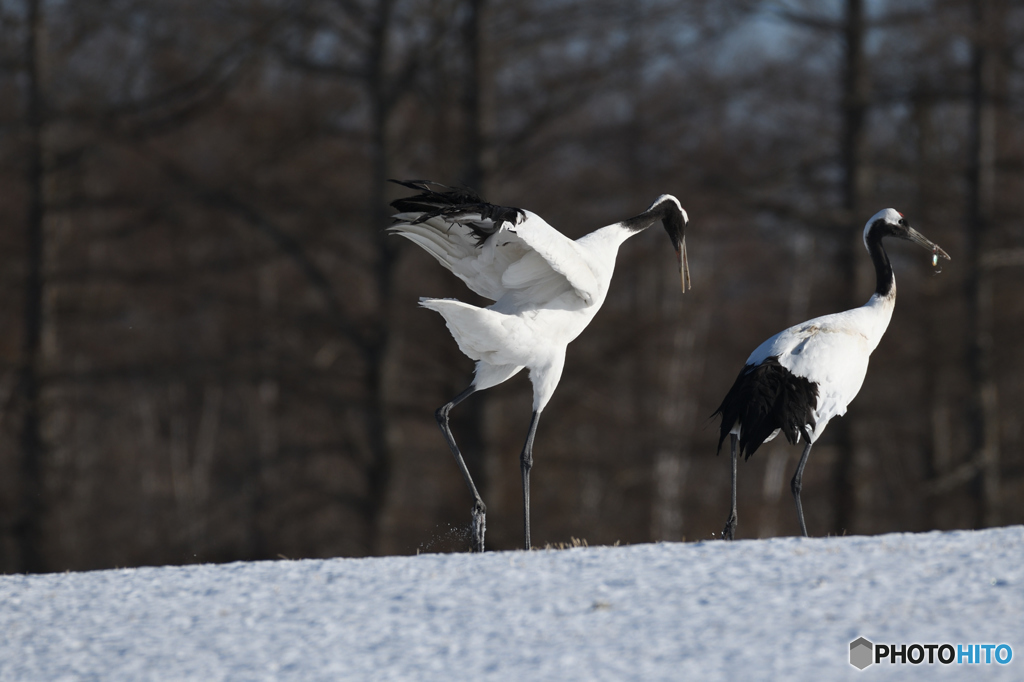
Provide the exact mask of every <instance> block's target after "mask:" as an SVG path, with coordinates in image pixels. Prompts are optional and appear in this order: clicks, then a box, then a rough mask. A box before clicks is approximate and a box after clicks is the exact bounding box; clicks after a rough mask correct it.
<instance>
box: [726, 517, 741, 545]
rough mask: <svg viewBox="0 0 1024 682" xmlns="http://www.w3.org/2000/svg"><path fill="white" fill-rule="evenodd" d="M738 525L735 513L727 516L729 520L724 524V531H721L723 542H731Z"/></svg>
mask: <svg viewBox="0 0 1024 682" xmlns="http://www.w3.org/2000/svg"><path fill="white" fill-rule="evenodd" d="M737 525H739V524H738V523H737V522H736V512H732V513H730V514H729V520H728V521H726V522H725V529H724V530H723V531H722V539H723V540H732V539H733V536H734V535H735V534H736V526H737Z"/></svg>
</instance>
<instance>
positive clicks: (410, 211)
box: [388, 181, 690, 552]
mask: <svg viewBox="0 0 1024 682" xmlns="http://www.w3.org/2000/svg"><path fill="white" fill-rule="evenodd" d="M396 182H397V183H398V184H400V185H402V186H404V187H407V188H409V189H412V190H416V191H417V192H419V193H418V194H415V195H414V196H409V197H405V198H402V199H397V200H395V201H394V202H392V204H391V205H392V207H394V208H395V209H396V210H397V211H398V213H397V214H396V215H395V216H394V219H395V223H394V224H393V225H391V227H390V228H388V230H389V231H390V232H392V233H394V234H399V235H401V236H403V237H405V238H406V239H408V240H409V241H412V242H414V243H415V244H417V245H418V246H420V247H421V248H422V249H423V250H425V251H426V252H427V253H429V254H430V255H431V256H433V257H434V258H436V259H437V261H438V262H439V263H440V264H441V265H443V266H444V267H445V268H447V269H448V270H450V271H451V272H452V273H454V274H455V275H456V276H457V277H458V278H459V279H461V280H462V281H463V282H465V283H466V285H467V286H468V287H469V288H470V289H472V290H473V291H475V292H476V293H478V294H480V295H481V296H484V297H485V298H488V299H490V300H492V301H494V304H492V305H490V306H488V307H486V308H479V307H477V306H474V305H470V304H468V303H463V302H462V301H458V300H455V299H439V298H421V299H420V305H421V306H423V307H424V308H429V309H430V310H434V311H437V312H438V313H440V314H441V316H442V317H444V320H445V323H446V324H447V325H448V330H449V331H450V332H451V334H452V336H453V337H454V338H455V342H456V343H458V345H459V350H461V351H462V352H463V353H464V354H466V355H467V356H468V357H469V358H470V359H472V360H475V361H476V373H475V375H474V378H473V382H472V383H471V384H470V386H469V388H467V389H466V390H465V391H463V392H462V393H460V394H458V395H457V396H455V397H454V398H452V400H451V401H450V402H448V403H446V404H445V405H443V406H441V407H440V408H438V410H437V412H436V413H435V416H436V417H437V423H438V426H440V427H441V432H442V433H443V434H444V437H445V439H446V440H447V441H448V446H449V447H450V448H451V451H452V454H453V455H454V456H455V460H456V461H457V462H458V465H459V469H460V471H461V472H462V476H463V478H464V479H465V481H466V486H467V487H468V488H469V492H470V494H471V495H472V496H473V508H472V518H473V520H472V526H471V535H472V537H471V542H472V545H473V550H474V551H479V552H482V551H483V549H484V534H485V532H486V514H487V508H486V506H485V505H484V502H483V500H482V499H481V497H480V493H479V492H478V491H477V489H476V485H475V484H474V483H473V478H472V477H471V476H470V474H469V469H467V468H466V462H465V461H464V460H463V458H462V453H460V452H459V447H458V445H456V443H455V438H454V437H453V436H452V432H451V429H450V428H449V426H448V413H449V412H450V411H451V410H452V408H453V407H455V406H456V405H458V404H459V403H461V402H462V401H463V400H465V399H466V398H468V397H469V396H471V395H472V394H473V393H475V392H477V391H482V390H484V389H486V388H490V387H492V386H496V385H498V384H500V383H502V382H504V381H506V380H508V379H509V378H511V377H512V376H514V375H515V374H517V373H518V372H519V371H520V370H522V369H523V368H524V367H525V368H527V369H529V370H530V381H531V383H532V384H533V416H532V418H531V420H530V428H529V431H528V433H527V436H526V443H525V445H524V446H523V450H522V454H521V455H520V469H521V471H522V477H523V531H524V534H525V543H524V546H525V548H526V549H530V547H531V544H530V469H531V468H532V467H533V439H534V436H535V434H536V432H537V422H538V420H539V419H540V414H541V412H543V410H544V407H545V406H546V405H547V404H548V401H549V400H550V399H551V396H552V394H553V393H554V392H555V387H556V386H558V380H559V378H560V377H561V375H562V367H563V365H564V363H565V349H566V346H568V345H569V342H570V341H572V340H573V339H575V338H576V337H577V336H579V334H580V333H581V332H582V331H583V330H584V329H585V328H586V327H587V325H588V324H590V321H591V320H592V319H594V315H595V314H597V311H598V310H599V309H600V308H601V305H602V304H603V303H604V299H605V296H606V295H607V294H608V286H609V284H610V283H611V279H612V272H613V270H614V269H615V257H616V255H617V254H618V251H619V246H621V245H622V243H623V242H624V241H626V240H627V239H628V238H629V237H631V236H633V235H634V234H637V233H638V232H642V231H643V230H645V229H647V228H648V227H650V226H651V225H653V224H654V223H655V222H656V221H658V220H661V222H662V224H663V225H664V227H665V230H666V231H667V232H668V236H669V238H670V239H671V240H672V246H673V247H674V248H675V251H676V258H677V260H678V262H679V272H680V277H681V281H682V287H683V291H684V292H685V291H686V289H687V286H688V285H689V279H690V277H689V266H688V263H687V259H686V241H685V234H684V232H685V228H686V223H687V222H688V220H689V218H688V217H687V215H686V211H684V210H683V207H682V206H681V205H680V203H679V200H678V199H676V198H675V197H673V196H671V195H669V194H663V195H661V196H660V197H658V198H657V199H656V200H655V202H654V203H653V204H651V206H650V207H649V208H648V209H647V210H646V211H644V212H643V213H641V214H640V215H638V216H635V217H633V218H630V219H629V220H624V221H622V222H618V223H614V224H612V225H608V226H607V227H602V228H601V229H598V230H595V231H594V232H591V233H590V234H588V235H586V236H584V237H581V238H580V239H577V240H575V241H574V240H572V239H569V238H568V237H566V236H565V235H563V234H561V233H560V232H558V231H557V230H555V228H553V227H551V226H550V225H548V224H547V223H546V222H545V221H544V219H543V218H541V217H540V216H538V215H537V214H535V213H532V212H530V211H527V210H523V209H519V208H510V207H505V206H495V205H493V204H489V203H487V202H485V201H483V200H482V199H481V198H480V197H478V196H477V195H476V194H475V193H473V192H471V191H469V190H466V189H456V188H451V187H447V186H445V185H440V184H438V183H433V182H424V181H408V182H398V181H396Z"/></svg>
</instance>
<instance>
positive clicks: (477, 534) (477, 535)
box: [470, 502, 487, 552]
mask: <svg viewBox="0 0 1024 682" xmlns="http://www.w3.org/2000/svg"><path fill="white" fill-rule="evenodd" d="M486 533H487V507H486V506H484V503H483V502H478V503H476V504H474V505H473V522H472V524H471V525H470V535H471V536H470V542H472V545H473V551H474V552H482V551H484V535H485V534H486Z"/></svg>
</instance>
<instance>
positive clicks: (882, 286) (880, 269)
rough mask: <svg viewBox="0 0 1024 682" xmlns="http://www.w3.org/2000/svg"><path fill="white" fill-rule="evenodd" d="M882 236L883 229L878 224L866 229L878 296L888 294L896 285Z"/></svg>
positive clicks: (890, 293) (866, 240)
mask: <svg viewBox="0 0 1024 682" xmlns="http://www.w3.org/2000/svg"><path fill="white" fill-rule="evenodd" d="M883 236H885V235H884V231H883V230H882V229H880V226H872V229H870V230H868V236H867V239H865V242H867V247H868V253H869V254H871V262H872V263H874V264H875V293H876V294H878V295H879V296H890V295H892V292H893V289H894V288H895V286H896V278H895V277H894V276H893V274H892V265H891V264H890V263H889V255H888V254H887V253H886V252H885V248H884V247H883V246H882V237H883Z"/></svg>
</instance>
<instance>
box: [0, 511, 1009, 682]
mask: <svg viewBox="0 0 1024 682" xmlns="http://www.w3.org/2000/svg"><path fill="white" fill-rule="evenodd" d="M861 636H863V637H866V638H867V639H868V640H871V641H872V642H875V643H886V644H897V645H899V644H908V645H909V644H912V643H921V644H927V643H933V644H943V643H950V644H952V645H953V646H956V645H958V644H964V645H966V644H974V643H978V644H986V643H988V644H1004V643H1005V644H1008V645H1009V646H1010V647H1011V648H1012V652H1013V658H1012V660H1011V661H1010V662H1009V663H1008V664H1005V665H1001V664H998V663H996V662H994V661H993V662H992V663H991V664H984V663H981V664H975V665H971V664H969V663H967V662H966V660H965V661H964V662H963V663H956V662H954V663H952V664H949V665H942V664H939V663H935V664H933V665H929V664H928V663H927V658H926V659H925V662H924V663H922V664H919V665H912V664H909V663H907V664H901V663H900V662H897V663H896V664H891V663H888V662H882V663H878V664H875V665H871V666H870V667H868V668H867V669H865V670H863V671H860V670H857V669H856V668H854V667H852V666H851V665H850V664H849V662H848V661H849V646H850V642H851V641H853V640H855V639H857V638H858V637H861ZM990 651H991V649H990ZM1005 652H1006V649H1003V653H1004V656H1005ZM983 657H984V654H982V660H984V658H983ZM886 661H888V659H886ZM934 678H941V679H967V678H969V679H972V680H974V679H977V680H1011V679H1016V680H1020V679H1024V528H1022V527H1013V528H1002V529H995V530H987V531H978V532H955V533H928V534H922V535H909V534H900V535H885V536H877V537H847V538H822V539H811V540H807V539H802V538H782V539H776V540H763V541H740V542H735V543H731V544H727V543H724V542H701V543H691V544H654V545H636V546H630V547H600V548H590V549H572V550H566V551H534V552H530V553H525V552H501V553H491V554H485V555H483V556H474V555H469V554H449V555H422V556H417V557H387V558H376V559H335V560H328V561H275V562H261V563H238V564H229V565H219V566H217V565H205V566H188V567H169V568H141V569H127V570H113V571H97V572H92V573H65V574H57V575H41V576H6V577H0V680H5V681H6V680H62V679H63V680H78V679H101V680H132V679H151V680H181V679H187V680H204V681H212V680H224V679H240V680H242V679H244V680H259V679H266V680H275V679H288V680H340V679H353V680H469V679H493V680H658V679H663V680H668V679H671V680H741V679H742V680H757V679H806V680H834V679H835V680H845V679H851V680H875V679H922V680H923V679H934Z"/></svg>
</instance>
